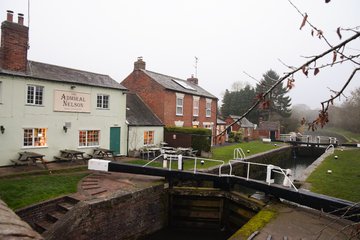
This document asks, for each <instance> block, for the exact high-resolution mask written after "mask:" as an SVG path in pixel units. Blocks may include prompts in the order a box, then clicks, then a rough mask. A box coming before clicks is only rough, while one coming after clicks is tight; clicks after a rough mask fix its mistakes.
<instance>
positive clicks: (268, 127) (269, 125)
mask: <svg viewBox="0 0 360 240" xmlns="http://www.w3.org/2000/svg"><path fill="white" fill-rule="evenodd" d="M258 134H259V138H270V139H271V140H275V139H279V138H280V122H279V121H276V122H272V121H262V120H260V122H259V128H258Z"/></svg>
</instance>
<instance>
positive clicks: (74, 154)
mask: <svg viewBox="0 0 360 240" xmlns="http://www.w3.org/2000/svg"><path fill="white" fill-rule="evenodd" d="M84 153H85V152H81V151H77V150H70V149H65V150H60V157H57V156H55V157H54V158H55V159H56V160H62V161H71V162H73V161H75V160H78V159H79V160H83V161H84V162H85V163H86V160H88V158H85V157H84Z"/></svg>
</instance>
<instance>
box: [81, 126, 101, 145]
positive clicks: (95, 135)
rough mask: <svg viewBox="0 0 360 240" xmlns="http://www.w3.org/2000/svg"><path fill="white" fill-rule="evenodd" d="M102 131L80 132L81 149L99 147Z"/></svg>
mask: <svg viewBox="0 0 360 240" xmlns="http://www.w3.org/2000/svg"><path fill="white" fill-rule="evenodd" d="M99 136H100V130H80V131H79V147H91V146H99Z"/></svg>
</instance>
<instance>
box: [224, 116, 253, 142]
mask: <svg viewBox="0 0 360 240" xmlns="http://www.w3.org/2000/svg"><path fill="white" fill-rule="evenodd" d="M239 118H240V117H239V116H236V115H230V116H228V117H227V118H226V119H225V122H226V124H227V125H230V124H232V123H234V122H235V121H237V120H238V119H239ZM256 127H257V125H256V124H254V123H252V122H250V121H249V120H248V119H247V118H246V117H244V118H243V119H241V121H239V122H237V123H235V124H234V125H232V126H231V131H233V132H238V131H241V132H242V134H243V138H244V139H248V140H254V139H255V138H256V133H255V130H256Z"/></svg>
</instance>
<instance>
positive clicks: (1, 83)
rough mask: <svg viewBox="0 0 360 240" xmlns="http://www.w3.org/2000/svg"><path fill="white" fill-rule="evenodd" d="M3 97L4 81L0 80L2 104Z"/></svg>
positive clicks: (0, 99) (0, 100) (0, 102)
mask: <svg viewBox="0 0 360 240" xmlns="http://www.w3.org/2000/svg"><path fill="white" fill-rule="evenodd" d="M2 98H3V82H2V81H0V104H2Z"/></svg>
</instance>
